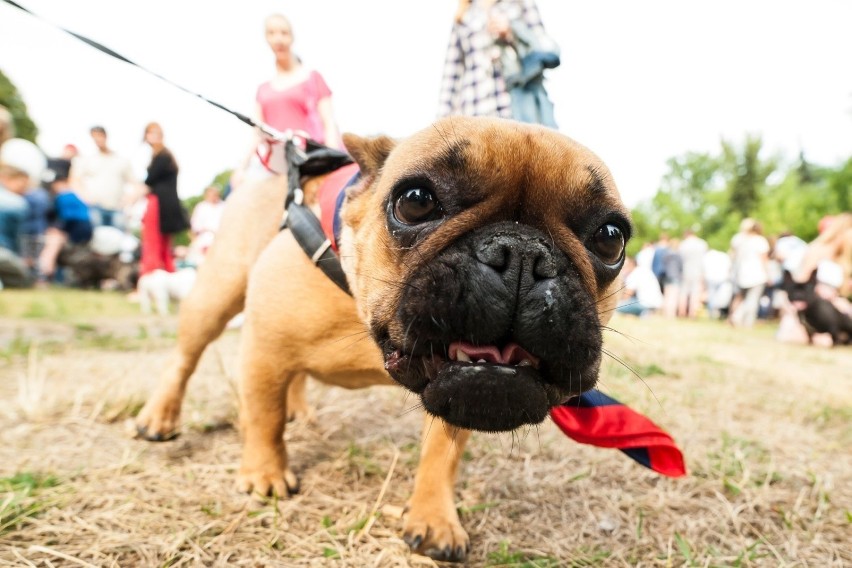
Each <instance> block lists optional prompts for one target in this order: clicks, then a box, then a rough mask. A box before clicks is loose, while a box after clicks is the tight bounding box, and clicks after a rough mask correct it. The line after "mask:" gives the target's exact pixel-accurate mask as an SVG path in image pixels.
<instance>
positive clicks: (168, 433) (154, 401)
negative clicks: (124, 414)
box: [136, 394, 182, 442]
mask: <svg viewBox="0 0 852 568" xmlns="http://www.w3.org/2000/svg"><path fill="white" fill-rule="evenodd" d="M181 402H182V401H181V398H180V397H177V398H175V397H174V396H163V395H159V394H155V395H154V396H152V397H151V398H149V399H148V402H146V403H145V406H144V407H142V410H140V411H139V415H138V416H137V417H136V434H137V437H139V438H143V439H145V440H148V441H149V442H165V441H167V440H172V439H174V438H176V437H177V436H178V434H179V432H178V424H179V423H180V405H181Z"/></svg>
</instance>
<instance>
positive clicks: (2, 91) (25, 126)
mask: <svg viewBox="0 0 852 568" xmlns="http://www.w3.org/2000/svg"><path fill="white" fill-rule="evenodd" d="M0 106H4V107H6V108H7V109H8V110H9V112H10V113H11V114H12V120H13V122H14V124H15V135H16V136H17V137H18V138H24V139H26V140H29V141H30V142H35V140H36V136H38V127H36V125H35V123H34V122H33V120H32V119H31V118H30V116H29V114H27V105H26V103H24V99H23V98H21V94H20V93H19V92H18V88H17V87H15V85H14V83H12V81H11V80H9V78H8V77H7V76H6V75H5V74H4V73H3V71H0Z"/></svg>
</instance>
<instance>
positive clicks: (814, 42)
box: [0, 0, 852, 205]
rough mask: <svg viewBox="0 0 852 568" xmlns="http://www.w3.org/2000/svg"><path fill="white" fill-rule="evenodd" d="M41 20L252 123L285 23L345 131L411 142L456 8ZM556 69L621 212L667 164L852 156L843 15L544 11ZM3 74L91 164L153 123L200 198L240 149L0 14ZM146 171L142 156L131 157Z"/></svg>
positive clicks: (44, 1) (31, 26) (96, 57)
mask: <svg viewBox="0 0 852 568" xmlns="http://www.w3.org/2000/svg"><path fill="white" fill-rule="evenodd" d="M17 1H18V2H19V3H21V4H23V5H25V6H27V7H28V8H30V9H31V10H33V11H35V12H36V13H38V14H40V15H41V16H43V17H44V18H46V19H47V20H49V21H51V22H55V23H57V24H61V25H63V26H65V27H68V28H71V29H72V30H74V31H76V32H78V33H81V34H83V35H87V36H89V37H91V38H92V39H94V40H96V41H99V42H101V43H103V44H105V45H107V46H109V47H111V48H112V49H114V50H115V51H117V52H119V53H121V54H123V55H124V56H126V57H128V58H129V59H132V60H134V61H136V62H138V63H140V64H142V65H143V66H145V67H148V68H150V69H152V70H154V71H156V72H158V73H160V74H161V75H164V76H166V77H168V78H170V79H172V80H174V81H176V82H178V83H180V84H182V85H184V86H185V87H187V88H189V89H190V90H193V91H196V92H200V93H202V94H204V95H206V96H208V97H209V98H212V99H214V100H217V101H219V102H221V103H224V104H226V105H228V106H231V107H232V108H234V109H235V110H238V111H240V112H243V113H247V114H251V113H252V112H253V109H254V93H255V90H256V88H257V85H258V84H259V83H260V82H262V81H263V80H266V79H267V78H268V77H269V76H270V74H271V72H272V70H273V62H272V57H271V54H270V53H269V50H268V48H267V47H266V44H265V43H264V40H263V28H262V22H263V18H264V17H265V16H266V15H268V14H270V13H273V12H281V13H284V14H286V15H288V16H290V18H291V20H292V21H293V25H294V28H295V34H296V50H297V51H298V53H299V54H300V55H301V57H302V59H303V60H304V62H305V63H306V64H307V65H309V66H312V67H315V68H317V69H318V70H320V71H321V72H322V74H323V75H324V76H325V78H326V80H327V82H328V83H329V85H330V86H331V88H332V90H333V92H334V103H335V109H336V114H337V117H338V122H339V123H340V126H341V128H342V129H343V130H344V131H351V132H356V133H358V134H373V133H387V134H390V135H393V136H405V135H407V134H410V133H412V132H414V131H416V130H418V129H420V128H422V127H424V126H426V125H428V123H429V122H430V121H431V120H433V119H434V116H435V109H436V106H437V105H436V101H437V95H438V85H439V79H440V74H441V68H442V63H443V57H444V50H445V47H446V42H447V38H448V34H449V28H450V22H451V18H452V14H453V13H454V9H455V5H456V2H455V0H358V1H352V0H310V1H305V0H301V1H298V0H279V1H269V0H258V1H252V2H240V3H237V2H227V3H226V2H209V1H208V2H203V1H201V0H180V1H177V0H146V1H144V2H141V1H140V2H131V1H114V0H113V1H110V0H75V1H73V2H69V1H68V0H38V1H37V2H36V1H34V0H17ZM538 4H539V8H540V10H541V13H542V16H543V18H544V21H545V26H546V28H547V29H548V31H549V33H550V34H551V35H552V36H553V37H554V38H555V39H556V40H557V42H558V43H559V44H560V46H561V47H562V54H563V57H562V61H563V63H562V66H561V67H560V68H558V69H556V70H553V71H551V72H550V75H549V82H548V88H549V91H550V93H551V96H552V98H553V100H554V102H555V104H556V113H557V120H558V122H559V124H560V130H561V131H562V132H563V133H565V134H567V135H569V136H571V137H572V138H575V139H576V140H578V141H579V142H581V143H583V144H585V145H586V146H588V147H589V148H591V149H592V150H593V151H595V152H596V153H597V154H598V155H600V156H601V157H602V158H603V160H604V161H605V162H606V163H607V164H608V165H609V166H610V168H611V169H612V171H613V174H614V176H615V180H616V182H617V184H618V185H619V187H620V189H621V192H622V195H623V196H624V198H625V201H626V202H627V203H628V204H630V205H634V204H636V203H637V202H638V201H639V200H640V199H643V198H647V197H649V196H651V195H653V193H654V192H655V191H656V189H657V187H658V185H659V181H660V178H661V176H662V174H663V173H664V172H665V160H666V159H667V158H669V157H672V156H675V155H679V154H682V153H684V152H686V151H689V150H694V151H715V150H717V149H718V147H719V140H720V138H721V137H725V138H727V139H732V140H734V141H739V140H742V139H743V137H744V135H745V134H746V133H757V134H762V135H763V138H764V142H765V146H766V147H767V149H768V150H769V151H777V152H781V153H783V154H784V155H786V157H787V158H788V159H790V160H793V159H795V158H796V156H797V155H798V151H799V149H800V148H802V149H804V150H805V152H806V155H807V156H808V158H809V159H810V160H811V161H815V162H818V163H822V164H826V165H836V164H838V163H840V162H841V161H842V160H844V159H846V158H848V157H849V156H850V155H852V73H850V72H849V71H850V66H851V65H852V33H850V30H849V25H850V22H852V2H849V1H846V0H807V1H805V0H801V1H791V0H713V1H709V0H708V1H685V0H647V1H637V0H595V1H588V2H576V1H572V0H539V2H538ZM0 69H2V70H3V71H4V72H5V73H6V74H7V75H8V76H9V77H10V78H11V79H12V81H14V82H15V84H16V85H17V87H18V88H19V90H20V91H21V93H22V94H23V97H24V99H25V101H26V102H27V104H28V106H29V111H30V114H31V116H32V117H33V118H34V120H35V121H36V122H37V124H38V126H39V128H40V130H41V134H40V136H39V143H40V145H41V146H42V148H43V149H44V150H45V151H46V152H47V153H48V154H58V153H59V152H60V150H61V149H62V146H64V145H65V144H66V143H69V142H71V143H75V144H77V145H78V147H80V148H81V149H82V150H83V151H91V149H92V148H93V146H92V145H91V141H90V139H89V135H88V131H89V127H90V126H92V125H94V124H101V125H103V126H105V127H106V128H107V131H108V132H109V136H110V141H111V145H112V146H113V148H114V149H116V150H117V151H119V152H121V153H124V154H127V155H129V156H137V157H140V156H141V155H142V154H143V150H144V149H143V147H142V144H141V136H142V129H143V126H144V124H145V123H146V122H148V121H150V120H157V121H159V122H160V123H161V124H162V125H163V128H164V130H165V134H166V144H167V145H168V146H170V147H171V148H172V150H173V151H174V153H175V155H176V157H177V158H178V161H179V162H180V165H181V176H180V192H181V194H182V195H184V196H188V195H193V194H196V193H199V192H200V191H201V190H202V189H203V187H204V186H205V184H207V183H208V182H209V181H210V180H211V179H212V177H213V176H214V175H215V174H216V173H217V172H219V171H221V170H223V169H225V168H229V167H232V166H233V165H234V164H235V163H236V162H237V161H238V160H239V158H240V157H241V156H242V155H243V153H244V151H245V147H246V144H247V142H248V140H249V137H250V129H249V128H248V127H247V126H245V125H243V124H242V123H241V122H239V121H238V120H237V119H235V118H233V117H232V116H230V115H228V114H227V113H224V112H222V111H220V110H217V109H215V108H213V107H210V106H209V105H207V104H206V103H204V102H202V101H200V100H199V99H196V98H194V97H192V96H190V95H187V94H185V93H183V92H180V91H178V90H175V89H174V88H173V87H171V86H169V85H168V84H166V83H163V82H161V81H160V80H158V79H156V78H154V77H152V76H150V75H148V74H147V73H144V72H142V71H140V70H138V69H135V68H133V67H131V66H129V65H127V64H125V63H121V62H119V61H116V60H113V59H111V58H109V57H107V56H106V55H103V54H102V53H100V52H98V51H96V50H94V49H93V48H91V47H89V46H87V45H85V44H82V43H80V42H78V41H77V40H75V39H74V38H72V37H71V36H69V35H67V34H64V33H63V32H61V31H59V30H57V29H55V28H53V27H52V26H51V25H49V24H45V23H43V22H40V21H38V20H36V19H34V18H32V17H31V16H29V15H27V14H24V13H22V12H20V11H18V10H16V9H15V8H12V7H10V6H8V5H7V4H4V3H2V2H0ZM138 159H141V158H138Z"/></svg>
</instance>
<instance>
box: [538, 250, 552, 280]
mask: <svg viewBox="0 0 852 568" xmlns="http://www.w3.org/2000/svg"><path fill="white" fill-rule="evenodd" d="M533 262H534V264H533V276H534V277H535V278H537V279H542V280H544V279H547V278H556V276H557V274H558V272H557V270H556V262H555V261H554V260H553V256H552V255H550V254H547V253H546V252H544V251H542V252H540V253H539V254H538V258H536V259H535V260H534V261H533Z"/></svg>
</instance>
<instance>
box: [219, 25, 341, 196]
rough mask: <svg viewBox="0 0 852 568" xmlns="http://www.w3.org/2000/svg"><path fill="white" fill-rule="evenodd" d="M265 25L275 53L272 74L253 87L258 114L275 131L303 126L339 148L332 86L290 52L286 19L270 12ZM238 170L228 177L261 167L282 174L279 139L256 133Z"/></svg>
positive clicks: (267, 38) (312, 135)
mask: <svg viewBox="0 0 852 568" xmlns="http://www.w3.org/2000/svg"><path fill="white" fill-rule="evenodd" d="M265 29H266V42H267V43H268V44H269V47H270V49H271V50H272V53H273V55H274V56H275V76H274V77H273V78H272V79H271V80H269V81H267V82H265V83H263V84H262V85H260V87H258V89H257V111H256V116H257V118H258V119H259V120H260V121H262V122H264V123H265V124H268V125H269V126H271V127H273V128H275V129H276V130H280V131H285V130H302V131H304V132H307V133H308V135H310V137H311V138H312V139H313V140H316V141H317V142H321V143H323V144H327V145H329V146H334V147H339V146H340V134H339V132H338V130H337V125H336V123H335V120H334V112H333V109H332V106H331V90H330V89H329V88H328V85H326V83H325V80H324V79H323V78H322V75H320V74H319V72H317V71H314V70H312V69H308V68H307V67H305V66H304V65H302V63H301V61H300V60H299V58H298V57H296V55H295V54H294V53H293V51H292V49H291V48H292V46H293V28H292V26H291V25H290V20H288V19H287V18H286V17H284V16H282V15H280V14H273V15H271V16H269V17H268V18H266V22H265ZM240 169H241V170H242V171H241V172H239V173H238V174H237V178H238V179H237V180H233V181H236V182H237V183H236V184H238V183H239V181H241V180H242V176H243V175H252V174H257V173H258V172H263V171H264V170H265V171H267V172H270V171H271V172H272V173H282V172H283V150H282V146H281V144H275V143H273V144H270V143H269V141H267V140H266V139H265V137H263V135H262V134H260V133H258V136H257V137H256V138H255V140H254V142H253V144H252V147H251V150H250V152H249V153H248V155H247V156H246V158H245V159H244V160H243V163H242V165H241V167H240ZM260 177H262V176H260ZM233 181H232V183H233Z"/></svg>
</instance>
